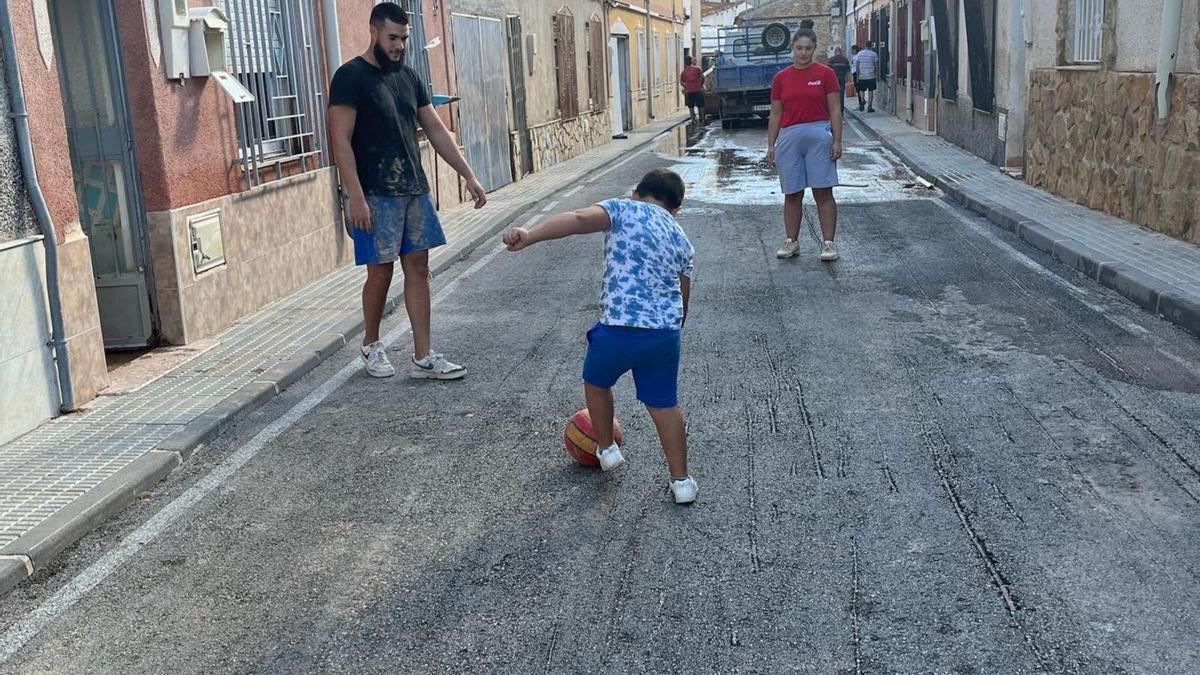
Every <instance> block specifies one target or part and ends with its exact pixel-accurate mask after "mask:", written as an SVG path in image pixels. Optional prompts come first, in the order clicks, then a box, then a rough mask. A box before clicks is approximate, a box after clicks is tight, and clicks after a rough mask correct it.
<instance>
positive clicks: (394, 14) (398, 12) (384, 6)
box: [371, 2, 408, 26]
mask: <svg viewBox="0 0 1200 675" xmlns="http://www.w3.org/2000/svg"><path fill="white" fill-rule="evenodd" d="M385 21H391V22H392V23H397V24H400V25H401V26H407V25H408V12H406V11H404V8H403V7H401V6H400V5H397V4H396V3H394V2H381V3H379V4H378V5H375V8H374V9H372V10H371V25H372V26H382V25H383V24H384V22H385Z"/></svg>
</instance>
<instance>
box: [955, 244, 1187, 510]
mask: <svg viewBox="0 0 1200 675" xmlns="http://www.w3.org/2000/svg"><path fill="white" fill-rule="evenodd" d="M950 229H952V230H953V231H954V232H955V233H956V234H957V236H958V238H959V241H960V242H962V243H963V245H964V246H965V247H966V248H968V249H970V250H971V252H972V253H973V254H974V255H975V258H976V260H983V261H984V262H986V263H987V265H988V266H989V267H991V268H993V269H994V270H997V271H999V272H1000V274H1001V275H1002V276H1003V277H1004V279H1003V281H1005V282H1006V283H1007V284H1008V285H1009V286H1011V287H1012V288H1014V289H1015V290H1016V291H1017V292H1018V293H1019V294H1020V295H1021V296H1022V297H1024V298H1025V299H1026V300H1027V301H1028V302H1029V304H1030V305H1031V306H1033V307H1035V308H1040V310H1041V313H1042V314H1043V315H1044V316H1048V317H1053V318H1056V319H1058V321H1059V323H1060V325H1062V326H1063V327H1065V328H1067V329H1068V330H1069V331H1071V332H1072V333H1074V334H1075V335H1076V337H1077V338H1078V339H1079V340H1080V342H1081V343H1083V344H1084V345H1085V346H1087V347H1088V348H1089V349H1091V350H1092V351H1093V352H1094V353H1096V354H1098V355H1099V356H1101V357H1102V358H1103V359H1105V360H1106V361H1107V362H1108V363H1109V364H1110V365H1111V366H1112V367H1113V368H1114V369H1115V370H1116V371H1117V372H1119V373H1121V374H1122V375H1124V376H1125V377H1126V378H1127V379H1128V380H1129V381H1130V382H1136V381H1137V379H1136V378H1134V377H1133V376H1132V375H1131V374H1130V372H1129V371H1128V370H1126V369H1125V367H1124V366H1122V365H1121V363H1120V362H1119V360H1118V359H1117V358H1116V357H1114V356H1112V355H1111V354H1109V352H1108V351H1107V350H1106V349H1104V348H1103V346H1101V345H1100V342H1099V338H1097V337H1096V336H1094V335H1092V333H1091V332H1089V331H1088V330H1087V329H1086V328H1085V327H1084V326H1082V325H1081V324H1080V323H1079V322H1078V321H1076V320H1075V319H1074V318H1072V317H1071V316H1070V315H1068V314H1067V313H1066V312H1064V311H1063V310H1062V308H1060V307H1058V306H1057V305H1055V304H1053V303H1051V302H1049V301H1047V300H1046V299H1045V298H1044V297H1042V296H1039V295H1036V294H1034V293H1032V292H1031V291H1030V290H1029V289H1027V288H1026V287H1025V286H1024V285H1023V284H1021V282H1020V280H1018V279H1017V278H1016V277H1014V276H1013V275H1012V274H1011V273H1010V272H1009V271H1008V270H1006V269H1004V268H1003V267H1002V266H1000V265H999V264H998V263H997V262H996V261H995V260H993V259H992V258H990V257H989V256H987V255H985V254H984V253H983V252H982V251H981V250H980V249H979V247H977V246H976V245H975V244H974V243H973V242H971V241H970V240H969V239H967V237H966V236H965V235H964V234H963V233H962V232H961V231H960V230H958V229H956V228H950ZM1139 365H1141V368H1140V370H1141V371H1142V373H1143V376H1144V377H1146V378H1150V377H1152V376H1153V373H1152V372H1151V369H1150V367H1149V366H1148V365H1147V364H1139ZM1071 367H1072V368H1073V369H1074V370H1075V371H1076V372H1077V373H1078V374H1079V375H1080V376H1081V377H1083V378H1084V379H1085V380H1088V381H1091V382H1093V384H1094V385H1095V386H1099V387H1101V388H1102V391H1103V393H1104V394H1105V397H1106V398H1108V399H1109V400H1110V401H1111V402H1112V403H1113V405H1114V407H1116V408H1117V409H1118V410H1120V411H1121V413H1122V414H1124V415H1125V416H1126V417H1128V418H1129V419H1130V420H1132V421H1133V422H1134V423H1135V424H1137V425H1138V426H1139V427H1141V428H1142V429H1143V430H1144V431H1145V432H1146V433H1147V434H1148V435H1149V436H1150V437H1151V438H1153V439H1154V440H1155V441H1157V442H1158V443H1159V445H1161V446H1162V447H1163V448H1165V449H1166V450H1168V451H1169V452H1171V453H1172V455H1173V456H1174V457H1175V459H1176V460H1177V461H1178V462H1179V463H1181V464H1182V465H1183V466H1184V467H1185V468H1186V469H1187V471H1188V472H1189V473H1191V474H1192V475H1193V477H1194V478H1197V479H1200V468H1198V467H1197V466H1196V464H1195V463H1193V462H1192V461H1190V460H1188V459H1187V458H1186V457H1184V456H1183V455H1182V454H1180V453H1179V452H1178V451H1177V450H1176V449H1175V448H1174V447H1173V446H1171V444H1170V443H1168V442H1167V441H1166V440H1165V439H1164V438H1163V437H1162V436H1161V435H1160V434H1158V433H1157V432H1155V431H1154V430H1153V429H1151V428H1150V427H1149V425H1147V424H1146V423H1145V422H1143V421H1142V420H1141V419H1140V418H1138V417H1137V416H1136V415H1135V414H1134V413H1133V412H1131V411H1130V410H1129V409H1128V408H1126V407H1125V406H1124V405H1122V404H1121V403H1120V402H1119V401H1118V400H1117V398H1116V397H1115V396H1113V395H1112V394H1111V393H1110V392H1109V391H1108V390H1107V386H1106V385H1105V384H1104V383H1095V382H1094V381H1093V380H1092V378H1090V377H1087V376H1085V375H1084V374H1083V373H1082V372H1081V371H1080V370H1079V367H1078V365H1077V364H1075V363H1074V362H1071ZM1198 384H1200V383H1198ZM1159 403H1160V404H1162V405H1165V406H1167V407H1170V408H1172V409H1173V410H1174V411H1175V412H1176V413H1180V414H1178V415H1177V418H1178V419H1186V416H1185V415H1183V414H1182V411H1179V410H1178V409H1177V408H1175V406H1174V405H1173V404H1172V403H1169V402H1166V401H1160V402H1159ZM1181 426H1182V428H1187V429H1191V431H1192V432H1193V434H1196V435H1197V437H1200V431H1198V430H1196V429H1195V428H1194V427H1191V426H1190V425H1186V424H1183V425H1181ZM1155 466H1156V467H1158V468H1159V469H1160V470H1161V471H1162V472H1163V473H1164V474H1167V475H1168V476H1169V477H1170V478H1171V480H1172V481H1175V482H1178V481H1177V480H1176V479H1175V478H1174V476H1170V474H1169V472H1167V471H1166V470H1165V468H1162V466H1161V465H1160V464H1158V463H1157V462H1155ZM1181 488H1182V486H1181ZM1184 492H1185V493H1186V494H1187V495H1188V496H1189V497H1190V498H1191V499H1192V500H1193V501H1196V502H1197V503H1200V499H1197V497H1196V495H1195V494H1194V493H1192V492H1191V491H1190V490H1187V489H1184Z"/></svg>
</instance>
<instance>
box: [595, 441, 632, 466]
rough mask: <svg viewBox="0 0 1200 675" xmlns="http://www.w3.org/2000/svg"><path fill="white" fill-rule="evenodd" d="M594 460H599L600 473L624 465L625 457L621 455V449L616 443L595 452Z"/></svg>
mask: <svg viewBox="0 0 1200 675" xmlns="http://www.w3.org/2000/svg"><path fill="white" fill-rule="evenodd" d="M596 459H598V460H600V470H601V471H612V470H613V469H615V468H617V467H618V466H621V465H622V464H624V463H625V457H623V456H622V455H621V448H620V447H619V446H618V445H617V444H616V443H613V444H612V445H610V446H608V447H607V448H601V449H599V450H597V451H596Z"/></svg>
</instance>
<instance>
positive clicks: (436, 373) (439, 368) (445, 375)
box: [408, 352, 467, 380]
mask: <svg viewBox="0 0 1200 675" xmlns="http://www.w3.org/2000/svg"><path fill="white" fill-rule="evenodd" d="M466 374H467V369H466V368H464V367H462V366H460V365H458V364H457V363H450V362H449V361H447V360H446V357H445V356H442V355H441V354H438V353H436V352H430V353H429V354H428V355H427V356H426V357H425V358H423V359H416V358H414V359H413V360H412V365H410V366H409V367H408V376H409V377H411V378H413V379H414V380H457V379H459V378H461V377H463V376H464V375H466Z"/></svg>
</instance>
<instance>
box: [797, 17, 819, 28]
mask: <svg viewBox="0 0 1200 675" xmlns="http://www.w3.org/2000/svg"><path fill="white" fill-rule="evenodd" d="M815 25H816V24H815V23H813V20H812V19H804V20H803V21H801V22H800V27H801V28H809V29H811V28H812V27H813V26H815Z"/></svg>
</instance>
